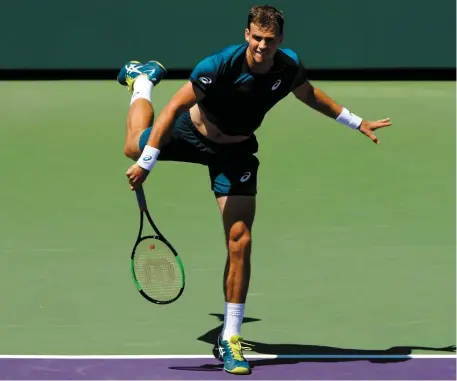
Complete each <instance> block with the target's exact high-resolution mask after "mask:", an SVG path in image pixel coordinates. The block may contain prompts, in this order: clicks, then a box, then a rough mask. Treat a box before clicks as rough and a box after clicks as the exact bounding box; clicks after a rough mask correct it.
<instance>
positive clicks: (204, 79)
mask: <svg viewBox="0 0 457 381" xmlns="http://www.w3.org/2000/svg"><path fill="white" fill-rule="evenodd" d="M199 80H200V82H202V83H204V84H205V85H208V84H210V83H211V82H212V81H211V78H208V77H200V78H199Z"/></svg>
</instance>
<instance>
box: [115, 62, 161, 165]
mask: <svg viewBox="0 0 457 381" xmlns="http://www.w3.org/2000/svg"><path fill="white" fill-rule="evenodd" d="M165 75H166V70H165V68H164V67H163V66H162V64H160V63H159V62H157V61H149V62H147V63H146V64H142V63H140V62H138V61H129V62H127V64H126V65H124V66H123V67H122V69H121V70H120V72H119V74H118V76H117V81H118V82H119V83H120V84H121V85H124V86H127V88H128V89H129V91H130V92H131V93H133V95H132V98H131V100H130V107H129V111H128V115H127V131H126V137H125V145H124V154H125V155H126V156H127V157H129V158H131V159H133V160H137V159H138V158H139V157H140V155H141V152H140V148H139V145H138V141H139V138H140V136H141V134H142V133H143V131H144V130H145V129H147V128H148V127H150V126H151V125H152V122H153V120H154V107H153V105H152V101H151V92H152V89H153V87H154V86H157V85H158V84H159V82H160V81H161V80H162V78H163V77H164V76H165Z"/></svg>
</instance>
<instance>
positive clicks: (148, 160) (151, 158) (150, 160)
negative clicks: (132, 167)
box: [136, 146, 160, 171]
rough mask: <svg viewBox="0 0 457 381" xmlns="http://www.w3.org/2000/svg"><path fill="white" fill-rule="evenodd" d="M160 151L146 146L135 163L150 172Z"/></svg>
mask: <svg viewBox="0 0 457 381" xmlns="http://www.w3.org/2000/svg"><path fill="white" fill-rule="evenodd" d="M159 153H160V151H159V150H158V149H157V148H154V147H151V146H146V147H144V150H143V152H142V154H141V156H140V158H139V159H138V161H137V162H136V163H137V164H138V165H139V166H140V167H141V168H143V169H146V170H147V171H151V169H152V168H153V167H154V165H155V163H156V161H157V157H158V156H159Z"/></svg>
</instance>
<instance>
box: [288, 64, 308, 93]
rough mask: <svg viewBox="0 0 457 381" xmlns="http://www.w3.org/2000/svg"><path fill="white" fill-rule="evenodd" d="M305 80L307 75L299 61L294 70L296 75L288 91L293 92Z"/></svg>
mask: <svg viewBox="0 0 457 381" xmlns="http://www.w3.org/2000/svg"><path fill="white" fill-rule="evenodd" d="M306 80H307V73H306V69H305V67H304V66H303V64H302V62H301V60H299V61H298V65H297V68H296V74H295V77H294V80H293V82H292V85H291V87H290V91H293V90H295V89H296V88H297V87H298V86H301V85H303V84H304V83H305V82H306Z"/></svg>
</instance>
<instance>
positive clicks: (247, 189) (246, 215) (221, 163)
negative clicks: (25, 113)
mask: <svg viewBox="0 0 457 381" xmlns="http://www.w3.org/2000/svg"><path fill="white" fill-rule="evenodd" d="M208 168H209V174H210V179H211V186H212V190H213V192H214V194H215V195H216V198H217V203H218V205H219V209H220V211H221V215H222V219H223V222H224V230H225V234H226V238H227V239H228V237H229V236H230V230H231V228H232V227H233V225H234V224H236V223H237V222H242V224H243V225H244V227H245V229H247V230H248V231H249V233H250V232H251V229H252V225H253V222H254V216H255V206H256V194H257V173H258V169H259V160H258V159H257V157H256V156H254V155H246V156H244V157H243V156H241V157H238V158H236V159H232V160H230V159H219V160H217V161H215V162H212V163H210V164H209V165H208Z"/></svg>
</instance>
